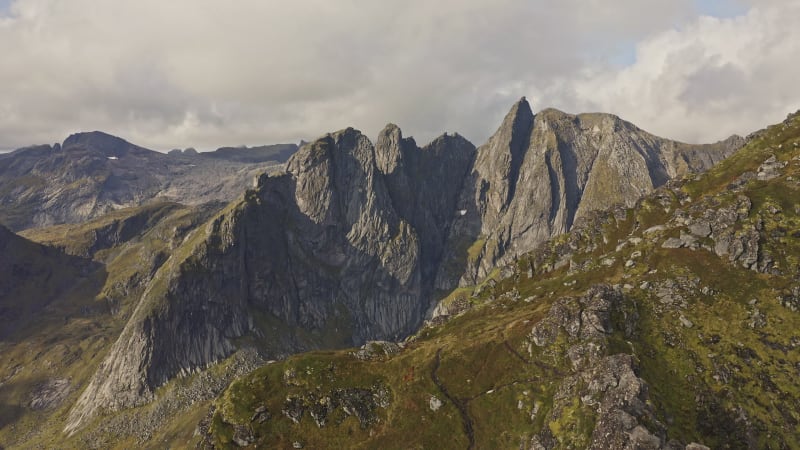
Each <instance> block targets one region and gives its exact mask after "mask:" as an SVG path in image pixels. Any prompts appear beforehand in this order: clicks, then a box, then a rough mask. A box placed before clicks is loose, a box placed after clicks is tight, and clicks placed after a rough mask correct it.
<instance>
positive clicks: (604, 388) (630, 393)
mask: <svg viewBox="0 0 800 450" xmlns="http://www.w3.org/2000/svg"><path fill="white" fill-rule="evenodd" d="M638 318H639V315H638V313H637V312H636V304H635V303H634V302H633V301H631V300H628V299H626V298H625V297H624V295H623V294H622V293H621V292H620V291H619V290H616V289H612V288H610V287H608V286H596V287H593V288H592V289H590V290H589V291H588V292H587V293H586V294H585V295H584V296H582V297H579V298H571V297H567V298H562V299H560V300H558V301H557V302H556V303H555V304H554V305H553V306H552V307H551V309H550V311H549V312H548V314H547V315H546V316H545V318H544V319H542V320H541V321H540V322H537V323H536V325H534V327H533V328H532V330H531V333H530V335H529V342H530V345H531V346H538V347H543V348H544V349H545V351H546V352H549V353H552V354H557V353H558V352H559V351H560V350H558V349H557V348H556V346H554V344H555V342H556V339H557V338H558V337H559V335H563V336H564V339H565V340H566V342H567V348H566V352H565V353H566V358H567V359H568V360H569V362H570V366H571V369H572V373H571V374H569V375H567V376H566V377H564V378H563V380H562V381H561V383H560V385H559V386H558V388H557V390H556V393H555V395H554V397H553V408H552V410H551V411H550V413H549V415H548V417H547V419H546V422H545V423H548V424H551V425H550V426H549V427H547V428H546V429H545V430H544V431H543V432H541V433H540V434H539V435H536V436H534V437H533V439H532V442H531V448H542V449H550V448H557V447H559V446H560V445H570V444H571V445H578V446H582V447H584V448H590V449H607V448H619V449H642V448H647V449H672V448H676V449H677V448H683V446H682V445H680V444H679V443H677V442H675V441H670V442H667V440H666V434H667V433H666V431H667V427H666V426H665V425H664V424H663V423H661V422H660V421H659V420H658V418H657V414H656V411H655V410H654V409H653V406H652V403H651V402H650V399H649V394H648V385H647V382H646V381H645V380H643V379H642V378H640V377H639V376H638V375H637V371H638V368H637V365H636V357H635V356H633V355H630V354H623V353H617V354H610V352H609V351H608V346H609V342H608V339H609V337H610V336H611V335H612V333H614V332H615V331H619V332H621V334H622V335H623V336H624V337H625V338H626V339H632V337H633V335H634V333H635V332H636V329H637V327H638V324H637V321H638ZM576 400H577V401H576ZM576 417H592V419H591V420H592V421H593V423H594V427H593V430H592V432H591V434H590V435H582V434H580V433H577V434H575V435H570V433H569V431H567V430H566V429H565V428H562V424H563V425H567V424H569V425H573V426H574V425H577V426H578V427H579V428H580V424H574V423H572V422H571V421H572V420H574V418H576ZM553 430H558V431H561V432H562V433H561V434H560V435H559V439H562V440H563V439H566V441H559V440H558V439H556V438H555V437H554V436H553Z"/></svg>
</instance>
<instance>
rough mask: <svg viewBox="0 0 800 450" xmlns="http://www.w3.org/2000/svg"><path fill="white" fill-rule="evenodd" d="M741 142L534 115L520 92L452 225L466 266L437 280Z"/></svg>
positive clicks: (714, 158) (454, 245)
mask: <svg viewBox="0 0 800 450" xmlns="http://www.w3.org/2000/svg"><path fill="white" fill-rule="evenodd" d="M741 145H743V139H741V138H738V137H732V138H729V139H728V140H726V141H722V142H719V143H717V144H712V145H705V146H703V145H687V144H681V143H678V142H674V141H668V140H665V139H661V138H659V137H656V136H653V135H651V134H649V133H647V132H645V131H642V130H640V129H639V128H637V127H635V126H634V125H632V124H630V123H628V122H625V121H623V120H621V119H620V118H618V117H616V116H612V115H609V114H580V115H577V116H575V115H571V114H565V113H562V112H560V111H557V110H553V109H548V110H544V111H542V112H540V113H538V114H536V115H535V116H534V115H533V114H532V113H531V109H530V106H529V104H528V102H527V101H526V100H525V99H524V98H523V99H522V100H520V102H518V103H517V104H516V105H514V107H513V108H512V109H511V111H510V112H509V113H508V115H507V116H506V118H505V120H504V121H503V124H502V125H501V126H500V128H499V129H498V130H497V132H496V133H495V134H494V136H492V137H491V138H490V139H489V142H487V143H486V144H485V145H483V146H481V147H480V148H479V149H478V154H477V159H476V163H475V165H474V167H473V168H472V172H471V174H470V177H469V179H468V180H467V182H466V184H465V188H464V190H463V191H462V193H461V197H460V199H459V207H458V208H459V210H461V211H464V212H465V213H464V214H463V215H459V216H458V217H457V218H456V221H455V222H454V224H453V225H452V227H451V233H450V239H449V241H448V246H447V250H446V252H447V256H448V258H450V259H453V260H461V261H466V262H465V264H464V265H465V266H466V270H464V271H461V273H459V271H450V270H442V271H440V272H439V274H438V279H437V286H439V287H440V288H441V289H449V288H452V287H454V286H455V285H456V284H460V285H468V284H474V283H476V282H477V281H479V280H480V279H482V278H483V277H485V276H486V275H487V274H488V273H489V272H490V271H491V270H492V269H493V268H494V267H497V266H498V265H503V264H505V263H508V262H509V261H511V260H513V259H514V258H515V257H516V256H518V255H521V254H523V253H525V252H528V251H531V250H532V249H534V248H536V246H537V245H539V244H540V243H542V242H544V241H545V240H547V239H549V238H550V237H552V236H555V235H558V234H562V233H565V232H567V231H569V230H570V229H571V228H572V226H573V224H574V223H575V222H576V221H577V220H580V219H581V218H583V217H585V216H586V215H587V214H588V213H589V212H591V211H595V210H601V209H607V208H610V207H611V206H613V205H614V204H617V203H620V204H624V205H625V206H628V207H631V206H633V205H634V203H635V202H636V200H637V199H638V198H640V197H641V196H642V195H644V194H647V193H649V192H650V191H652V190H653V189H654V188H656V187H659V186H661V185H663V184H664V183H666V182H667V181H668V180H669V179H671V178H672V177H675V176H679V175H683V174H686V173H689V172H698V171H703V170H706V169H708V168H710V167H711V166H712V165H713V164H715V163H716V162H718V161H720V160H721V159H723V158H725V157H727V156H728V155H730V154H731V153H733V151H735V150H736V149H738V148H739V147H741ZM476 241H477V243H476V244H473V242H476ZM471 244H472V245H473V247H472V248H470V249H469V251H467V249H466V247H468V246H469V245H471Z"/></svg>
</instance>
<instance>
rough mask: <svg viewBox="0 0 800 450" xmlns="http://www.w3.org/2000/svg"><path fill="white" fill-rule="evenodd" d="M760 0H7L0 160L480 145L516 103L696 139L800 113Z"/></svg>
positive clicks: (792, 49)
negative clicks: (451, 136)
mask: <svg viewBox="0 0 800 450" xmlns="http://www.w3.org/2000/svg"><path fill="white" fill-rule="evenodd" d="M732 1H737V0H732ZM753 3H754V9H752V10H751V11H750V12H749V13H748V15H747V16H745V17H742V18H735V19H726V20H716V19H710V18H698V17H697V7H696V6H697V4H696V3H695V2H694V1H693V0H676V1H669V2H664V1H656V0H650V1H642V0H614V1H608V0H604V1H600V0H589V1H587V0H567V1H561V2H551V1H546V0H539V1H530V0H494V1H492V0H462V1H456V0H442V1H437V2H428V1H423V0H414V1H406V2H399V1H382V2H375V1H372V0H341V1H337V2H331V1H328V0H304V1H296V2H280V1H277V0H268V1H256V0H237V1H236V2H217V1H212V0H171V1H169V2H164V1H155V0H139V1H123V0H119V1H114V2H104V1H100V0H70V1H69V2H65V1H58V0H16V1H15V2H14V3H13V4H12V6H11V15H10V17H7V18H2V17H0V54H2V55H4V61H3V64H2V65H0V86H2V89H0V148H2V147H16V146H21V145H26V144H30V143H40V142H53V141H56V140H61V139H63V137H65V136H66V135H67V134H69V133H71V132H74V131H79V130H91V129H101V130H104V131H108V132H111V133H114V134H118V135H120V136H123V137H125V138H128V139H130V140H132V141H134V142H136V143H140V144H142V145H146V146H151V147H154V148H157V149H161V150H166V149H169V148H172V147H186V146H195V147H198V148H204V149H209V148H214V147H216V146H221V145H238V144H258V143H268V142H281V141H290V140H296V139H299V138H313V137H315V136H317V135H319V134H322V133H324V132H326V131H330V130H335V129H339V128H343V127H346V126H355V127H358V128H360V129H362V130H363V131H364V132H366V133H368V134H369V135H375V134H376V133H377V131H378V130H379V129H380V128H381V127H382V126H383V124H385V123H386V122H389V121H391V122H395V123H398V124H399V125H400V126H401V127H403V129H404V131H405V132H406V134H414V135H415V136H417V137H418V138H419V140H420V141H427V140H428V139H430V138H432V137H434V136H435V135H437V134H439V133H441V132H444V131H450V132H452V131H458V132H460V133H462V134H464V135H466V136H467V137H469V138H470V139H472V140H473V141H475V143H476V144H480V143H482V141H483V140H484V139H485V138H486V137H487V136H488V134H489V133H491V132H492V131H493V128H494V127H496V126H497V124H498V122H499V120H500V118H501V117H502V115H503V114H504V113H505V112H506V110H507V109H508V108H509V107H510V105H511V103H512V102H513V101H515V100H516V99H517V98H518V97H520V96H522V95H528V96H529V97H530V98H532V100H533V101H534V103H535V106H536V107H544V106H550V105H552V106H556V107H562V108H565V109H568V110H570V111H573V112H574V111H578V110H583V109H594V110H598V109H599V110H608V111H612V112H616V113H619V114H620V115H623V116H624V117H625V118H627V119H629V120H631V121H633V122H635V123H637V124H639V125H640V126H642V127H644V128H646V129H650V130H652V131H654V132H658V133H660V134H663V135H666V136H670V137H677V138H681V139H685V140H697V139H708V138H717V137H719V136H721V135H723V134H724V133H728V132H732V131H737V132H740V133H746V132H748V131H750V130H752V129H754V128H756V127H758V126H761V125H763V124H765V123H767V120H766V119H769V120H772V121H774V118H775V117H778V118H780V117H782V116H783V115H785V114H786V112H788V111H789V110H792V109H794V108H796V107H797V104H796V100H797V98H796V97H792V95H793V93H792V92H790V88H791V87H793V84H794V83H793V79H796V78H797V66H798V63H797V62H795V61H796V60H798V58H797V56H798V49H797V46H796V45H795V44H794V43H793V42H791V41H794V42H800V41H798V40H797V35H796V34H797V31H795V30H793V26H794V25H793V24H791V17H792V14H793V15H794V17H798V15H797V10H796V7H795V6H792V5H791V4H792V3H793V1H791V2H786V1H782V2H777V1H771V0H762V1H756V2H753ZM676 27H678V28H676ZM784 36H785V39H784ZM787 41H788V42H787ZM637 42H638V43H639V45H638V47H636V43H637ZM633 48H637V53H636V55H637V57H636V61H635V62H634V63H633V64H632V65H631V66H630V67H620V64H619V61H620V55H621V54H622V55H624V54H625V53H626V52H627V51H628V50H627V49H633ZM624 59H625V58H622V60H624ZM781 60H783V63H782V66H781V69H782V72H781V73H773V71H774V70H776V69H778V66H779V65H780V64H779V63H780V61H781ZM610 61H612V62H610ZM613 61H616V62H613ZM762 81H769V85H770V86H769V87H766V86H765V85H766V84H767V83H762ZM793 102H794V103H793ZM751 104H752V108H751V109H749V107H750V105H751ZM745 109H747V111H744V110H745ZM703 127H705V128H703ZM709 127H712V128H714V129H715V130H719V133H716V131H714V132H712V131H709V129H708V128H709Z"/></svg>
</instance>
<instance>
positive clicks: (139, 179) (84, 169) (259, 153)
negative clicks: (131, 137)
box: [0, 132, 297, 230]
mask: <svg viewBox="0 0 800 450" xmlns="http://www.w3.org/2000/svg"><path fill="white" fill-rule="evenodd" d="M296 150H297V146H296V145H295V144H285V145H273V146H264V147H256V148H223V149H219V150H217V151H214V152H209V153H200V154H198V155H197V157H191V156H189V154H184V153H181V155H175V154H169V155H167V154H163V153H159V152H156V151H152V150H148V149H145V148H142V147H139V146H136V145H134V144H131V143H129V142H127V141H125V140H123V139H120V138H118V137H115V136H111V135H108V134H105V133H101V132H91V133H79V134H74V135H72V136H70V137H68V138H67V139H66V140H65V141H64V143H63V144H60V145H59V144H56V145H53V146H49V145H40V146H35V147H27V148H22V149H19V150H15V151H14V152H11V153H6V154H2V155H0V206H1V208H0V223H3V224H5V225H6V226H8V227H10V228H11V229H13V230H20V229H25V228H30V227H33V226H39V227H40V226H47V225H56V224H62V223H76V222H81V221H85V220H88V219H93V218H96V217H100V216H101V215H103V214H106V213H108V212H110V211H113V210H115V209H120V208H126V207H132V206H138V205H141V204H143V203H145V202H148V201H150V200H153V199H162V200H167V199H168V200H174V201H177V202H180V203H184V204H189V205H193V204H199V203H204V202H209V201H221V202H228V201H231V200H233V199H234V198H235V197H236V196H237V195H239V194H240V193H241V192H243V191H244V189H246V188H247V187H248V186H250V185H252V182H253V179H254V177H256V176H257V175H258V174H260V173H262V172H264V171H267V170H270V168H271V167H276V166H278V165H280V164H282V163H284V162H285V161H286V159H287V158H288V157H289V156H290V155H291V154H292V153H293V152H294V151H296Z"/></svg>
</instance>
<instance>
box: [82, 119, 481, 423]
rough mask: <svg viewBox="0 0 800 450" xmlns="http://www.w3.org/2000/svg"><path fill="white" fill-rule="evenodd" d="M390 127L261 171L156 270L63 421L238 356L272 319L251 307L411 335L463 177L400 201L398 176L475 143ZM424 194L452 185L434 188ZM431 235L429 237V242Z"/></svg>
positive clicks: (335, 138) (129, 400)
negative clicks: (257, 317)
mask: <svg viewBox="0 0 800 450" xmlns="http://www.w3.org/2000/svg"><path fill="white" fill-rule="evenodd" d="M392 133H394V134H395V136H397V139H396V141H395V143H394V144H393V143H392V142H385V143H384V142H382V146H381V147H379V148H378V149H377V150H376V148H374V147H373V146H372V144H371V143H370V142H369V140H368V139H367V138H366V137H365V136H363V135H362V134H361V133H360V132H358V131H356V130H353V129H347V130H343V131H341V132H338V133H334V134H331V135H328V136H326V137H324V138H322V139H319V140H318V141H316V142H314V143H311V144H308V145H306V146H304V147H303V148H302V149H301V150H300V151H298V153H297V154H296V155H295V156H294V157H293V158H292V159H291V160H290V161H289V163H288V173H287V174H285V175H282V176H279V177H262V178H261V181H260V182H261V184H260V185H259V187H258V188H257V189H256V190H254V191H250V192H248V193H247V195H246V196H245V198H244V199H243V200H242V201H241V202H239V203H238V204H235V205H232V206H231V207H230V208H229V209H227V210H226V211H225V212H224V213H223V214H221V215H220V216H219V217H217V218H216V219H214V220H213V221H211V222H210V223H209V224H208V225H207V226H206V227H205V229H204V230H199V231H197V232H196V233H197V235H193V236H189V237H188V238H187V241H188V243H187V244H185V246H184V247H182V248H179V249H178V250H177V251H176V252H175V254H173V256H172V258H171V259H170V260H169V261H168V262H167V263H166V264H165V265H164V266H163V267H162V269H161V270H160V271H159V273H158V274H157V275H156V277H155V279H154V281H153V282H152V283H151V285H150V287H149V288H148V291H147V292H146V294H145V295H144V297H143V299H142V301H141V302H140V304H139V306H138V307H137V309H136V311H135V312H134V314H133V317H132V319H131V321H130V322H129V323H128V325H127V326H126V328H125V330H124V331H123V333H122V335H121V336H120V338H119V340H118V341H117V342H116V343H115V345H114V348H113V349H112V351H111V352H110V356H109V357H108V358H107V359H106V360H105V361H104V362H103V363H102V365H101V367H100V368H99V369H98V372H97V373H96V375H95V377H94V378H93V380H92V382H91V384H90V386H89V387H88V388H87V389H86V391H85V392H84V394H83V395H82V397H81V399H80V400H79V402H78V404H77V405H76V407H75V408H74V409H73V413H72V416H71V421H70V426H69V427H68V429H69V430H73V429H75V427H77V426H78V425H79V424H80V423H81V422H82V421H83V420H84V418H86V417H89V416H91V415H92V414H93V413H94V411H96V410H99V409H104V408H108V409H119V408H123V407H127V406H134V405H139V404H142V403H145V402H147V401H149V400H150V399H151V398H152V392H153V390H154V388H155V387H157V386H159V385H161V384H163V383H164V382H166V381H167V380H168V379H170V378H171V377H174V376H176V375H178V374H181V373H187V372H190V371H192V370H194V369H195V368H198V367H205V366H207V365H209V364H212V363H214V362H216V361H217V360H219V359H221V358H223V357H225V356H227V355H229V354H231V353H232V352H233V351H234V350H235V345H234V344H233V340H234V339H235V338H237V337H240V336H243V335H245V334H252V335H255V336H263V333H264V332H265V331H269V330H262V329H260V328H259V327H258V326H257V325H256V324H255V323H254V314H255V312H259V313H262V314H263V313H268V314H270V315H271V316H273V317H276V318H278V320H280V321H281V322H282V323H283V324H284V326H285V327H286V328H287V329H291V328H293V327H296V328H302V329H304V330H307V331H308V332H311V333H318V334H322V333H326V332H327V333H338V334H339V335H340V339H341V341H340V342H341V344H339V345H347V344H350V345H352V344H353V343H361V342H364V341H366V340H367V339H370V338H372V339H398V338H400V337H401V336H404V335H407V334H408V333H410V332H412V331H413V329H414V327H415V326H416V325H417V324H418V323H419V322H420V321H421V320H422V318H423V316H424V314H425V311H426V310H427V308H428V301H429V300H428V299H429V298H430V296H431V292H430V289H432V283H431V282H427V283H425V282H423V280H424V279H425V278H424V275H423V272H424V271H427V272H428V273H432V272H433V271H434V269H433V268H434V267H436V265H437V260H438V258H439V257H440V254H437V248H438V249H441V248H442V247H443V238H442V237H441V236H443V235H444V234H445V231H446V227H447V220H445V219H447V217H446V216H447V211H452V210H453V209H454V202H455V198H456V193H457V192H458V189H459V186H456V187H447V186H442V187H438V186H435V185H434V183H436V182H437V180H438V182H440V183H445V182H447V179H446V178H444V177H435V176H431V178H430V181H426V182H425V183H420V185H419V186H418V188H416V189H411V190H410V191H409V192H410V194H406V195H408V196H409V198H406V197H402V198H401V197H400V196H401V195H403V194H404V192H406V189H401V188H400V187H399V186H398V183H401V182H402V181H398V180H402V178H403V177H405V178H409V176H410V175H413V174H414V173H416V172H417V171H434V172H435V171H437V170H441V171H444V170H445V169H442V168H443V167H447V170H454V169H456V168H457V167H459V165H460V167H462V168H463V170H464V171H466V168H467V167H468V166H469V164H470V162H471V159H472V157H473V154H474V148H473V147H472V146H471V145H470V144H469V143H468V142H467V141H466V140H464V139H463V138H461V137H458V136H444V137H442V138H439V139H437V140H436V141H434V143H432V144H431V145H430V146H428V147H426V148H424V149H419V148H417V147H416V146H414V145H410V146H409V148H407V149H405V150H403V149H399V148H398V147H397V145H396V144H398V143H401V142H407V141H403V139H402V137H401V136H400V135H399V130H398V131H396V132H394V131H391V130H388V129H387V134H388V135H391V134H392ZM411 142H412V143H413V141H411ZM377 155H380V156H381V158H382V159H381V162H380V164H379V163H378V162H377V161H376V156H377ZM393 157H394V158H395V161H396V163H392V164H394V166H390V163H389V162H390V161H391V158H393ZM397 158H404V159H403V160H399V161H398V159H397ZM445 161H449V163H448V164H449V167H448V166H447V165H446V164H445ZM400 162H402V164H403V165H401V164H400ZM381 168H382V169H383V170H385V171H386V172H387V173H388V174H387V173H384V172H383V171H382V170H381ZM390 175H396V177H395V179H394V180H392V179H389V178H390ZM426 192H440V193H443V194H444V195H441V196H432V197H434V198H432V199H426V198H423V195H424V194H425V193H426ZM448 192H449V194H448ZM393 195H394V197H393ZM448 199H449V200H448ZM448 202H449V203H448ZM441 216H445V217H444V218H442V219H440V217H441ZM415 224H416V227H415ZM437 236H439V237H438V238H437ZM437 239H438V241H439V243H438V245H436V244H435V242H436V241H437ZM423 241H430V242H433V244H431V245H429V246H427V247H426V248H425V250H422V248H421V247H422V244H421V243H422V242H423ZM440 251H441V250H439V252H440ZM430 278H431V277H430V276H429V277H428V279H430ZM340 324H346V325H347V326H346V327H345V326H344V325H340ZM340 326H341V328H339V327H340ZM271 345H272V347H273V348H275V349H278V350H280V351H284V352H296V351H300V350H305V349H308V348H309V347H311V346H325V345H334V344H332V343H325V342H319V341H318V342H313V341H311V342H309V341H295V340H293V339H292V338H291V337H290V336H286V337H285V338H284V340H283V341H281V342H275V343H271Z"/></svg>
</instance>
